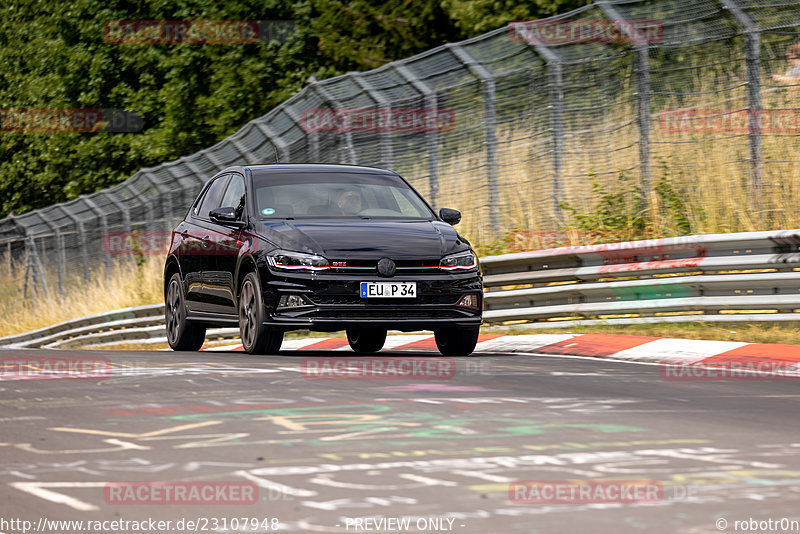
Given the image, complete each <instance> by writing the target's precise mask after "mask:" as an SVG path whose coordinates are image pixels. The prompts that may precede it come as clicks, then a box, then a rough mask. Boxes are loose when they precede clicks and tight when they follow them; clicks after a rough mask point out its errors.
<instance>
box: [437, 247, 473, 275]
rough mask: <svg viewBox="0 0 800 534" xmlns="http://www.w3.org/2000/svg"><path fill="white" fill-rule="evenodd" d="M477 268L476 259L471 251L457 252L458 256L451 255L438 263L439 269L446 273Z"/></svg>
mask: <svg viewBox="0 0 800 534" xmlns="http://www.w3.org/2000/svg"><path fill="white" fill-rule="evenodd" d="M476 267H478V258H477V257H475V254H474V253H473V252H472V251H468V252H459V253H458V254H451V255H450V256H445V257H444V258H442V260H441V261H440V262H439V268H440V269H444V270H446V271H453V270H464V271H466V270H469V269H475V268H476Z"/></svg>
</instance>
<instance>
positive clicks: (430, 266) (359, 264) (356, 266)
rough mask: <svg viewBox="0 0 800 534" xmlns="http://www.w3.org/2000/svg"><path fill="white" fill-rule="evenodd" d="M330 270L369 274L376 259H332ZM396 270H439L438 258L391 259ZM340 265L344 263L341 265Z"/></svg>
mask: <svg viewBox="0 0 800 534" xmlns="http://www.w3.org/2000/svg"><path fill="white" fill-rule="evenodd" d="M330 261H331V266H332V267H331V269H330V271H333V272H337V273H364V274H371V273H375V272H377V270H378V260H347V259H332V260H330ZM393 261H394V264H395V265H396V266H397V271H398V272H400V273H404V274H413V273H430V272H434V271H438V270H439V260H438V259H430V260H393ZM341 265H345V266H344V267H342V266H341Z"/></svg>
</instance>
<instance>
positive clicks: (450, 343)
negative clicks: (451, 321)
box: [434, 326, 481, 356]
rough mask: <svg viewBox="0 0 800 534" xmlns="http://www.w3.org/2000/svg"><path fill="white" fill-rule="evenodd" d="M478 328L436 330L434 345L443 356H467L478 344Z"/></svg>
mask: <svg viewBox="0 0 800 534" xmlns="http://www.w3.org/2000/svg"><path fill="white" fill-rule="evenodd" d="M480 330H481V328H480V326H472V327H467V328H442V329H440V330H436V331H435V332H434V337H435V338H436V346H437V347H438V348H439V352H441V353H442V354H444V355H445V356H469V355H470V354H472V351H474V350H475V345H477V344H478V334H479V333H480Z"/></svg>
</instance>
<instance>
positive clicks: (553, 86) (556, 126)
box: [532, 43, 564, 225]
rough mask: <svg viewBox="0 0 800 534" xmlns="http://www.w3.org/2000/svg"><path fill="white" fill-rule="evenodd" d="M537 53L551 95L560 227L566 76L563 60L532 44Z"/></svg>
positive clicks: (555, 211) (555, 212)
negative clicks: (543, 68)
mask: <svg viewBox="0 0 800 534" xmlns="http://www.w3.org/2000/svg"><path fill="white" fill-rule="evenodd" d="M532 45H533V48H534V49H535V50H536V52H537V53H538V54H539V55H540V56H541V57H542V59H544V60H545V63H547V77H548V85H549V93H550V105H549V106H548V107H549V108H550V134H551V136H552V140H553V185H552V192H553V215H554V216H555V218H556V222H558V224H559V225H562V224H563V223H564V215H563V213H562V210H561V196H562V194H563V193H562V188H563V179H564V178H563V174H564V75H563V68H562V64H561V58H560V57H559V56H558V55H557V54H556V53H555V52H553V51H552V50H550V49H549V48H548V47H546V46H544V45H542V44H541V43H532Z"/></svg>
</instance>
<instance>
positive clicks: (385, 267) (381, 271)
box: [378, 258, 396, 278]
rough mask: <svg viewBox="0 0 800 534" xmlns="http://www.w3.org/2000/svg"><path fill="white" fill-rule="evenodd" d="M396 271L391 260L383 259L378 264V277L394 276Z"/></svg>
mask: <svg viewBox="0 0 800 534" xmlns="http://www.w3.org/2000/svg"><path fill="white" fill-rule="evenodd" d="M395 269H396V267H395V264H394V262H393V261H392V260H390V259H389V258H381V260H380V261H379V262H378V276H383V277H384V278H389V277H391V276H394V271H395Z"/></svg>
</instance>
